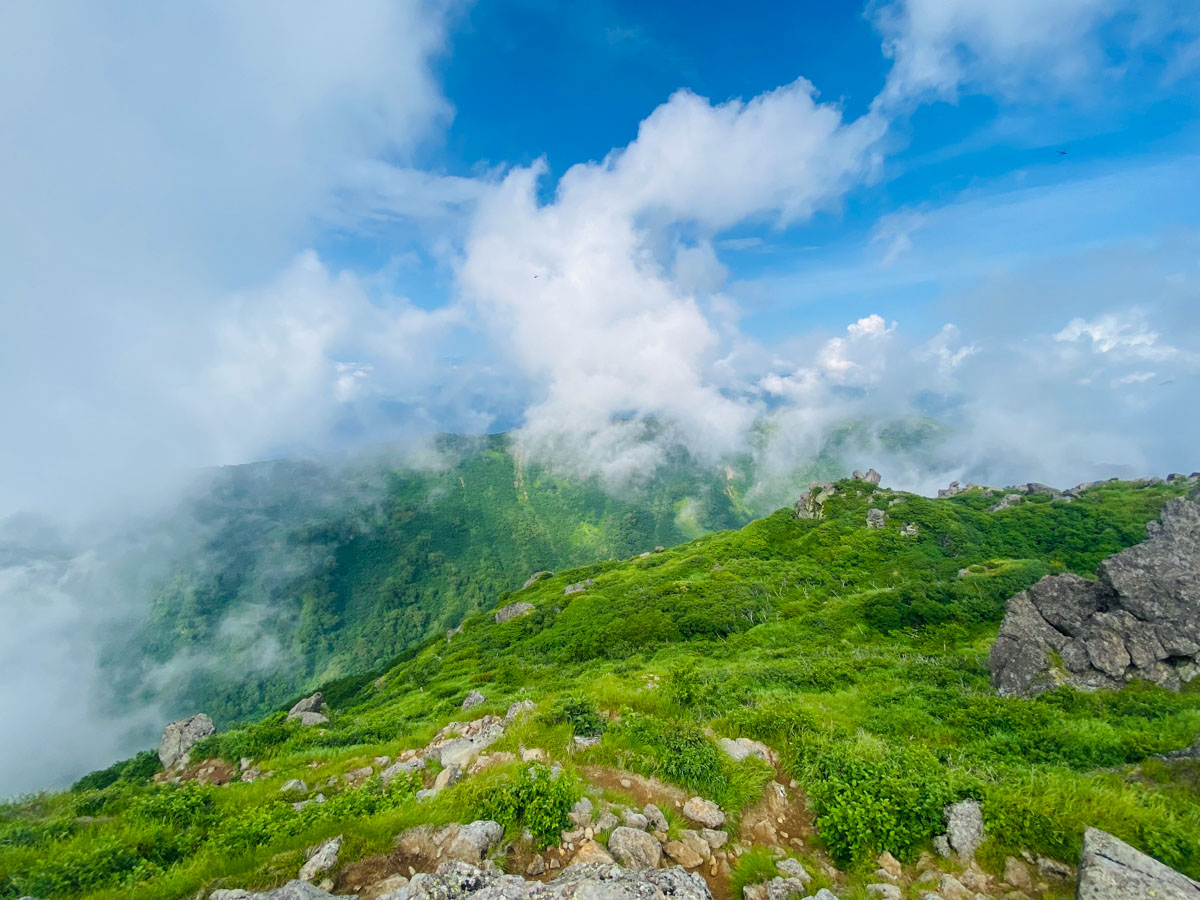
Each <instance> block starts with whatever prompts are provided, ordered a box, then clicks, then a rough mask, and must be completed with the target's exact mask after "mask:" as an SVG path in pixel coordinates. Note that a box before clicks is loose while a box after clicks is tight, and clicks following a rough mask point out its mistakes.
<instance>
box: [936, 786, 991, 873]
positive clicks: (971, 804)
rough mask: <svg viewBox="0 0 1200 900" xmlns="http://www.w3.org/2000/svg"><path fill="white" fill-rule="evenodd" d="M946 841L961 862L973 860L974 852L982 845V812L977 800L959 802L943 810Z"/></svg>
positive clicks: (983, 835)
mask: <svg viewBox="0 0 1200 900" xmlns="http://www.w3.org/2000/svg"><path fill="white" fill-rule="evenodd" d="M945 817H946V839H947V840H948V841H949V842H950V849H952V850H953V851H954V852H955V853H957V854H958V858H959V859H961V860H962V861H963V862H968V861H970V860H972V859H974V858H975V851H976V850H978V849H979V845H980V844H982V843H983V839H984V837H986V835H985V834H984V830H983V810H982V809H981V808H980V806H979V801H978V800H960V801H959V802H958V803H951V804H950V805H949V806H947V807H946V809H945Z"/></svg>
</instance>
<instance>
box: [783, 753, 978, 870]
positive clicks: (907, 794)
mask: <svg viewBox="0 0 1200 900" xmlns="http://www.w3.org/2000/svg"><path fill="white" fill-rule="evenodd" d="M802 752H803V756H802V759H801V772H800V773H799V774H800V776H801V777H802V780H803V782H804V784H805V787H806V789H807V790H808V795H809V798H810V800H811V801H812V804H813V808H814V810H815V811H816V813H817V826H818V829H819V831H820V834H821V838H822V840H824V842H825V844H826V846H827V847H828V848H829V852H830V855H832V856H833V858H834V859H835V860H837V861H838V863H839V864H841V865H843V866H856V865H861V864H863V863H865V862H867V861H869V860H871V859H873V858H874V857H875V856H877V855H878V854H879V853H880V852H882V851H884V850H888V851H890V852H891V853H893V854H895V855H896V856H897V857H898V858H900V859H902V860H903V859H911V858H912V857H913V855H914V854H915V852H916V849H917V848H918V847H919V846H920V845H921V844H923V843H925V842H926V841H928V840H929V839H931V838H932V837H933V836H934V835H935V834H937V833H939V832H940V831H941V830H943V827H944V825H943V821H942V808H943V807H944V806H945V805H946V804H947V803H948V802H950V801H951V800H953V799H954V796H953V791H952V789H951V786H950V784H949V781H948V778H947V773H946V770H945V768H944V767H943V766H942V765H941V764H940V763H939V762H938V760H937V758H936V757H935V756H934V755H933V754H932V753H930V752H929V751H927V750H925V749H923V748H920V747H910V746H900V747H895V746H888V745H886V744H884V743H882V742H879V743H876V742H872V741H868V740H864V739H860V740H857V741H846V740H837V739H830V738H826V739H817V740H813V741H811V742H810V743H809V745H808V746H807V747H805V748H804V750H803V751H802Z"/></svg>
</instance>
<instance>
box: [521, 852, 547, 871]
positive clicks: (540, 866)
mask: <svg viewBox="0 0 1200 900" xmlns="http://www.w3.org/2000/svg"><path fill="white" fill-rule="evenodd" d="M545 871H546V861H545V860H544V859H542V857H541V856H540V855H539V856H535V857H534V858H533V859H531V860H530V861H529V865H528V866H526V867H525V874H526V875H541V874H542V873H543V872H545Z"/></svg>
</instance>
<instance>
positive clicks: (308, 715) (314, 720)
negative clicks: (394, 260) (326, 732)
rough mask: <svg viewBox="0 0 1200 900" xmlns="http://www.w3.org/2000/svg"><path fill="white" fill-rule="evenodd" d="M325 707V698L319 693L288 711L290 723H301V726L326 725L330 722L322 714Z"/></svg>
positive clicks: (306, 698)
mask: <svg viewBox="0 0 1200 900" xmlns="http://www.w3.org/2000/svg"><path fill="white" fill-rule="evenodd" d="M324 706H325V696H324V695H323V694H322V693H321V692H320V691H317V692H316V693H315V694H313V695H312V696H311V697H305V698H304V699H303V700H301V701H300V702H299V703H297V704H296V705H295V706H293V707H292V708H291V709H290V710H288V714H287V717H288V721H294V722H299V723H300V724H301V725H324V724H325V723H326V722H328V721H329V718H328V717H327V716H326V715H325V714H324V713H323V712H321V710H322V709H323V708H324Z"/></svg>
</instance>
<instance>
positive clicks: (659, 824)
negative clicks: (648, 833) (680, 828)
mask: <svg viewBox="0 0 1200 900" xmlns="http://www.w3.org/2000/svg"><path fill="white" fill-rule="evenodd" d="M642 815H643V816H645V817H646V823H647V824H648V825H649V827H650V828H652V829H653V830H655V831H666V830H667V829H668V827H669V826H668V825H667V817H666V816H664V815H663V812H662V810H661V809H659V808H658V807H657V806H655V805H654V804H653V803H647V804H646V805H645V806H644V807H643V808H642Z"/></svg>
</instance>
